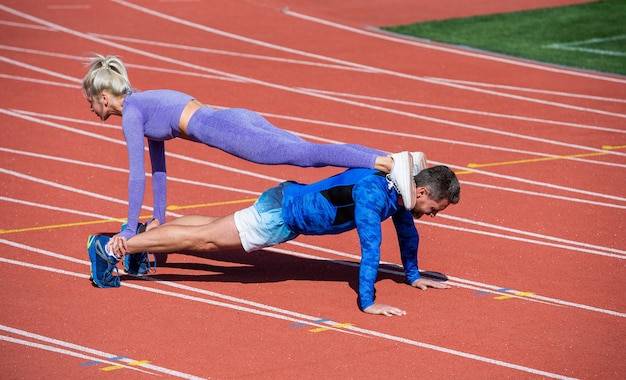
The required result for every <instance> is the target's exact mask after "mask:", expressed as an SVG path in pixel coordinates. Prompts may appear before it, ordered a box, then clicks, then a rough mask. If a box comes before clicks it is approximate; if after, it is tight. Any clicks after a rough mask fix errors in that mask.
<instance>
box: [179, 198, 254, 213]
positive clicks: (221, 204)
mask: <svg viewBox="0 0 626 380" xmlns="http://www.w3.org/2000/svg"><path fill="white" fill-rule="evenodd" d="M256 200H257V198H248V199H238V200H235V201H226V202H216V203H202V204H197V205H187V206H176V205H172V206H167V209H168V210H169V211H172V210H184V209H190V208H201V207H212V206H224V205H232V204H237V203H248V202H254V201H256Z"/></svg>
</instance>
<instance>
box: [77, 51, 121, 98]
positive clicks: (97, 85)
mask: <svg viewBox="0 0 626 380" xmlns="http://www.w3.org/2000/svg"><path fill="white" fill-rule="evenodd" d="M83 90H84V91H85V94H86V95H87V97H88V98H92V97H93V96H98V95H100V94H101V93H102V91H104V90H107V91H109V92H111V95H114V96H122V95H125V94H127V93H129V92H131V91H132V88H131V86H130V80H129V79H128V74H127V72H126V67H125V66H124V63H123V62H122V60H120V59H119V58H117V57H116V56H113V55H109V56H106V57H104V56H102V55H100V54H97V55H96V57H95V58H94V59H93V60H92V61H91V63H90V64H89V70H88V71H87V75H85V78H83Z"/></svg>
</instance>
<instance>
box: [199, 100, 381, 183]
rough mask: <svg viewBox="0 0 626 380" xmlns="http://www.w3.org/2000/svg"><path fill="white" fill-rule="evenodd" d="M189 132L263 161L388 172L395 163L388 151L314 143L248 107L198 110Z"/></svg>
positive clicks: (234, 151) (215, 144) (231, 150)
mask: <svg viewBox="0 0 626 380" xmlns="http://www.w3.org/2000/svg"><path fill="white" fill-rule="evenodd" d="M187 133H188V134H189V135H190V136H191V137H192V138H194V139H196V140H199V141H201V142H203V143H205V144H207V145H210V146H213V147H216V148H219V149H221V150H223V151H225V152H227V153H230V154H232V155H235V156H237V157H240V158H243V159H245V160H248V161H252V162H256V163H259V164H270V165H281V164H288V165H296V166H300V167H319V166H337V167H345V168H370V169H373V168H375V167H376V168H378V169H380V170H385V171H386V172H389V171H390V170H391V167H390V166H392V164H391V161H390V159H389V158H388V157H386V156H387V154H386V153H384V152H381V151H377V150H375V149H371V148H367V147H364V146H360V145H353V144H315V143H311V142H308V141H306V140H304V139H302V138H300V137H298V136H296V135H295V134H293V133H290V132H288V131H285V130H282V129H280V128H277V127H275V126H274V125H272V124H271V123H270V122H269V121H267V120H266V119H264V118H263V117H262V116H261V115H259V114H258V113H255V112H253V111H249V110H245V109H227V110H220V111H213V112H210V113H209V112H207V113H205V112H198V113H196V115H194V117H193V118H192V119H191V120H190V125H189V126H188V129H187ZM377 165H378V166H377Z"/></svg>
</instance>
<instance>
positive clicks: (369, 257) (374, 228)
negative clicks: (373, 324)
mask: <svg viewBox="0 0 626 380" xmlns="http://www.w3.org/2000/svg"><path fill="white" fill-rule="evenodd" d="M380 179H381V178H380V177H376V176H371V177H366V178H365V179H364V180H363V181H361V182H359V183H358V184H357V185H355V187H354V189H353V198H354V202H355V207H354V219H355V224H356V229H357V232H358V234H359V240H360V243H361V265H360V266H359V295H358V301H359V308H360V309H361V310H362V311H364V312H365V313H368V314H380V315H387V316H392V315H403V314H406V312H405V311H404V310H401V309H398V308H396V307H393V306H389V305H384V304H380V303H375V302H374V298H375V288H374V284H375V283H376V277H377V275H378V266H379V262H380V245H381V243H382V229H381V226H380V223H381V221H382V220H383V219H385V218H386V217H387V216H388V215H389V213H390V212H391V211H390V210H391V207H392V205H391V204H390V198H389V189H388V188H387V186H386V181H384V180H383V181H381V180H380ZM394 199H395V198H394Z"/></svg>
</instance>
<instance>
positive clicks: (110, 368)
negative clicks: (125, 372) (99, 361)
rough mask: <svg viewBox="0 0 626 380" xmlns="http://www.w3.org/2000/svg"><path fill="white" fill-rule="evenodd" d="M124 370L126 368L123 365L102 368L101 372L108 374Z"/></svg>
mask: <svg viewBox="0 0 626 380" xmlns="http://www.w3.org/2000/svg"><path fill="white" fill-rule="evenodd" d="M122 368H124V366H122V365H111V366H108V367H102V368H100V370H101V371H107V372H108V371H115V370H116V369H122Z"/></svg>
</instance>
